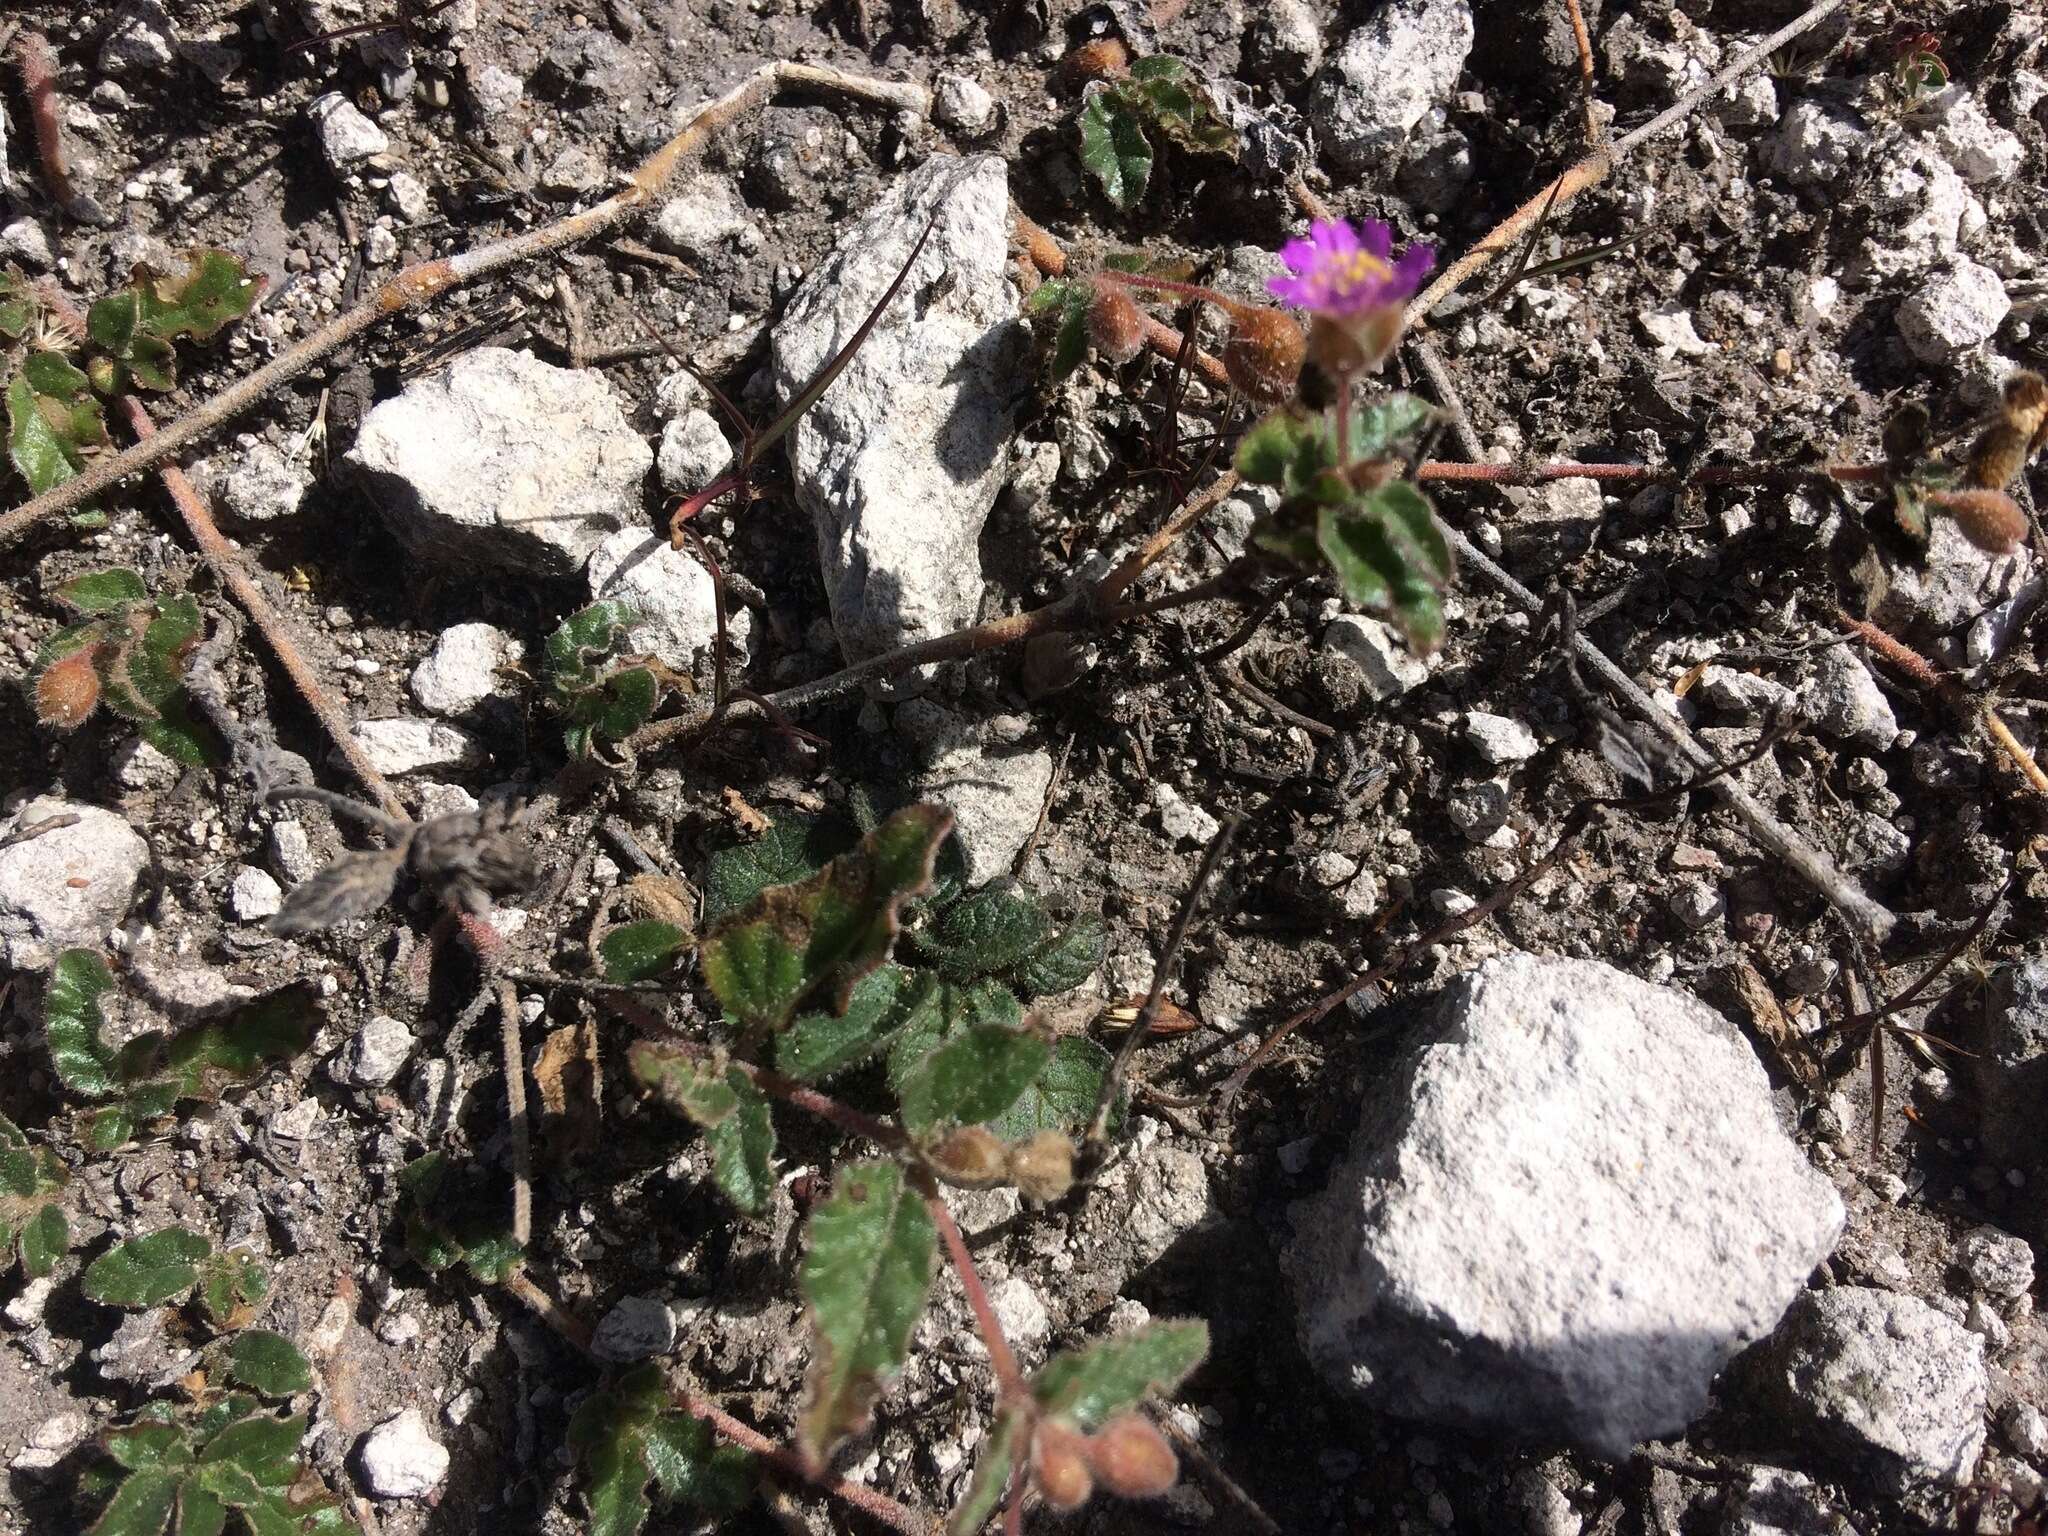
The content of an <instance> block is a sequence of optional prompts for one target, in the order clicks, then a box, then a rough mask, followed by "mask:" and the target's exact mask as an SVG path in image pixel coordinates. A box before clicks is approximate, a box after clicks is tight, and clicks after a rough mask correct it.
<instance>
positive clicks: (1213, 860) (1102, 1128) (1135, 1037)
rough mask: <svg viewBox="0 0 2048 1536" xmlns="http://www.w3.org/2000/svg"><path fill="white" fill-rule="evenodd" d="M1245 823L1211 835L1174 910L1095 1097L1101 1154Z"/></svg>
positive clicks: (1091, 1145)
mask: <svg viewBox="0 0 2048 1536" xmlns="http://www.w3.org/2000/svg"><path fill="white" fill-rule="evenodd" d="M1243 824H1244V822H1243V818H1242V817H1238V816H1232V817H1230V818H1229V819H1228V820H1226V821H1225V822H1224V823H1223V825H1222V826H1220V827H1218V828H1217V829H1216V835H1215V836H1214V837H1212V838H1210V839H1209V846H1208V847H1207V848H1205V849H1203V850H1202V862H1201V864H1200V865H1199V866H1198V867H1197V868H1196V870H1195V878H1194V879H1193V880H1191V881H1189V882H1188V891H1187V894H1186V895H1185V896H1183V897H1182V898H1181V903H1180V910H1179V911H1178V912H1176V913H1175V914H1174V918H1173V927H1172V929H1171V930H1170V931H1169V932H1168V933H1167V936H1166V947H1165V948H1164V949H1162V950H1161V951H1160V952H1159V961H1158V963H1157V964H1156V965H1154V966H1153V967H1152V987H1151V990H1150V991H1148V992H1147V993H1146V994H1145V1002H1144V1006H1143V1007H1141V1008H1139V1010H1138V1016H1137V1017H1136V1018H1135V1019H1133V1020H1132V1021H1131V1027H1130V1030H1129V1032H1128V1033H1126V1034H1125V1035H1124V1038H1123V1041H1122V1043H1121V1044H1119V1045H1118V1046H1117V1048H1116V1057H1115V1059H1114V1060H1113V1061H1112V1062H1111V1063H1110V1067H1109V1072H1108V1073H1107V1075H1105V1076H1104V1077H1103V1079H1102V1091H1101V1092H1100V1093H1099V1094H1097V1095H1096V1098H1095V1113H1094V1114H1093V1115H1091V1116H1089V1118H1088V1134H1087V1135H1086V1137H1085V1138H1083V1139H1084V1142H1085V1144H1086V1146H1087V1148H1088V1149H1089V1150H1090V1151H1091V1152H1094V1153H1096V1154H1097V1155H1099V1154H1100V1152H1101V1149H1102V1147H1103V1145H1104V1143H1105V1142H1107V1141H1108V1139H1109V1112H1110V1110H1111V1109H1112V1108H1114V1107H1115V1105H1116V1096H1117V1093H1118V1091H1119V1090H1120V1089H1121V1088H1122V1087H1123V1081H1124V1074H1125V1073H1126V1072H1128V1071H1129V1070H1130V1066H1131V1058H1132V1057H1134V1056H1136V1055H1137V1054H1138V1046H1139V1045H1140V1044H1141V1043H1143V1041H1144V1039H1145V1037H1146V1036H1147V1035H1148V1034H1150V1033H1151V1032H1152V1020H1153V1019H1154V1018H1155V1017H1157V1015H1158V1013H1159V999H1160V998H1161V997H1163V996H1164V995H1165V993H1166V983H1167V982H1168V980H1169V979H1171V977H1172V975H1173V963H1174V961H1175V960H1176V959H1178V958H1179V956H1180V950H1181V946H1182V945H1183V944H1185V943H1186V942H1187V937H1188V929H1189V927H1190V926H1191V925H1192V924H1193V923H1194V920H1195V908H1196V907H1197V906H1198V905H1200V903H1201V900H1202V891H1203V889H1204V888H1205V887H1206V886H1207V885H1208V884H1209V878H1210V876H1212V875H1214V874H1215V873H1216V866H1217V865H1219V864H1221V863H1222V862H1223V856H1224V854H1226V853H1228V852H1229V851H1230V844H1231V840H1232V839H1233V838H1235V837H1236V836H1237V829H1238V828H1239V827H1240V826H1242V825H1243Z"/></svg>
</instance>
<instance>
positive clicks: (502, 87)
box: [465, 64, 526, 121]
mask: <svg viewBox="0 0 2048 1536" xmlns="http://www.w3.org/2000/svg"><path fill="white" fill-rule="evenodd" d="M465 84H466V85H467V86H468V88H469V101H470V105H471V106H473V107H475V108H476V111H477V115H478V116H479V117H481V118H484V119H485V120H486V121H488V120H490V119H492V118H499V117H503V116H505V115H506V114H507V113H508V112H516V111H518V110H519V103H520V101H521V100H522V99H523V98H524V97H525V95H526V82H525V81H523V80H521V79H520V78H519V77H518V76H517V75H515V74H513V73H512V72H511V71H510V70H509V69H500V68H499V67H498V66H497V65H495V64H486V65H484V67H483V68H482V69H473V70H471V71H470V72H469V74H468V75H467V77H466V79H465Z"/></svg>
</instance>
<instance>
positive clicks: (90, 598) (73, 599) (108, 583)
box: [57, 567, 149, 613]
mask: <svg viewBox="0 0 2048 1536" xmlns="http://www.w3.org/2000/svg"><path fill="white" fill-rule="evenodd" d="M57 600H58V601H59V602H61V603H64V604H66V605H68V606H69V607H72V608H75V609H76V610H77V611H78V612H80V613H112V612H113V611H114V610H115V609H117V608H125V607H127V606H128V605H129V604H130V603H141V602H147V601H148V600H149V593H148V592H147V591H146V590H145V589H144V588H143V585H142V578H141V577H140V576H139V575H137V574H136V573H135V572H134V571H130V570H123V569H121V568H119V567H115V568H114V569H112V570H105V571H88V572H86V573H85V574H84V575H83V576H74V577H72V578H71V579H70V580H69V581H67V582H64V583H62V584H61V585H60V586H59V587H58V588H57Z"/></svg>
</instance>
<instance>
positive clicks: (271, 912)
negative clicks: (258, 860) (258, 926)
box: [228, 864, 284, 923]
mask: <svg viewBox="0 0 2048 1536" xmlns="http://www.w3.org/2000/svg"><path fill="white" fill-rule="evenodd" d="M283 906H284V892H283V891H282V890H281V889H279V887H278V883H277V882H276V881H275V880H273V879H272V878H271V877H270V875H269V873H268V872H267V871H265V870H261V869H258V868H257V867H256V866H255V865H253V864H244V865H243V866H242V867H241V868H240V869H238V870H236V871H235V879H234V883H233V884H232V885H230V886H229V887H228V907H229V910H231V911H232V912H233V913H234V914H235V916H236V917H237V918H239V919H240V920H241V921H243V922H245V923H255V922H261V921H262V920H263V919H264V918H266V917H275V916H276V915H277V914H278V912H279V910H280V909H281V908H282V907H283Z"/></svg>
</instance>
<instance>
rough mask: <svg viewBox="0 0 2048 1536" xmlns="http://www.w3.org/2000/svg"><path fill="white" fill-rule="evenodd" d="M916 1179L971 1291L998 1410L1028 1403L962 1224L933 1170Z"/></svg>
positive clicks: (970, 1306)
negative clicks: (1014, 1403)
mask: <svg viewBox="0 0 2048 1536" xmlns="http://www.w3.org/2000/svg"><path fill="white" fill-rule="evenodd" d="M915 1182H916V1184H917V1186H918V1193H919V1194H921V1195H923V1196H924V1207H925V1209H926V1210H927V1211H929V1212H930V1213H931V1218H932V1225H933V1226H935V1227H937V1228H938V1229H939V1241H940V1242H942V1243H944V1244H945V1248H946V1257H947V1258H948V1259H950V1260H952V1263H953V1271H954V1273H955V1274H957V1275H959V1277H960V1288H961V1289H962V1290H963V1291H965V1292H966V1293H967V1306H968V1310H970V1311H971V1312H973V1313H974V1327H975V1331H976V1332H978V1333H979V1334H980V1335H981V1342H982V1346H983V1347H984V1348H985V1349H987V1350H988V1364H989V1369H990V1371H992V1372H993V1373H994V1375H995V1378H996V1411H997V1412H998V1413H1000V1412H1001V1411H1002V1408H1003V1405H1004V1404H1006V1403H1012V1402H1024V1401H1026V1400H1027V1399H1028V1398H1029V1397H1030V1396H1031V1389H1030V1388H1029V1387H1027V1386H1026V1385H1025V1384H1024V1372H1023V1371H1022V1370H1020V1369H1019V1368H1018V1366H1017V1356H1016V1354H1015V1353H1014V1352H1013V1351H1012V1350H1011V1348H1010V1341H1009V1340H1008V1339H1007V1338H1005V1337H1004V1336H1003V1325H1002V1322H1001V1321H1000V1320H999V1319H998V1318H997V1317H996V1309H995V1307H994V1305H993V1304H992V1303H991V1302H990V1301H989V1299H988V1289H987V1287H986V1286H984V1285H983V1284H982V1283H981V1272H980V1271H979V1270H977V1269H976V1268H975V1267H974V1255H973V1254H971V1253H969V1252H968V1251H967V1239H966V1238H964V1237H962V1236H961V1235H960V1223H958V1222H957V1221H955V1220H954V1219H953V1213H952V1211H951V1210H950V1209H948V1208H947V1205H946V1198H945V1196H944V1195H942V1194H940V1193H939V1189H938V1186H937V1185H936V1184H935V1183H934V1182H933V1180H932V1177H931V1175H930V1174H929V1173H927V1172H925V1171H924V1170H923V1169H919V1170H918V1171H917V1177H916V1179H915Z"/></svg>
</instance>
